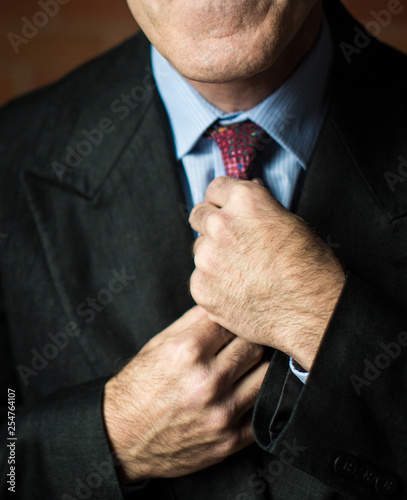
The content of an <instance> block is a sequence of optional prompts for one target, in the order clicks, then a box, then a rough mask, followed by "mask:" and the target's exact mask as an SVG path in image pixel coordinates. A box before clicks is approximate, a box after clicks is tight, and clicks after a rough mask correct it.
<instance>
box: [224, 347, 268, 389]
mask: <svg viewBox="0 0 407 500" xmlns="http://www.w3.org/2000/svg"><path fill="white" fill-rule="evenodd" d="M263 355H264V347H263V346H260V345H258V344H253V343H252V342H248V341H247V340H243V339H241V338H239V337H235V338H234V339H233V340H232V341H231V342H230V343H229V344H228V345H227V346H226V347H224V348H223V349H222V350H220V351H219V352H218V355H217V360H216V362H217V369H218V370H219V371H220V372H221V373H225V374H226V378H227V381H228V386H230V385H232V384H234V383H235V382H236V381H237V380H239V379H240V378H241V377H242V376H243V375H244V374H245V373H247V372H248V371H249V370H251V369H252V368H253V366H255V365H257V364H258V363H259V362H260V361H261V359H262V358H263Z"/></svg>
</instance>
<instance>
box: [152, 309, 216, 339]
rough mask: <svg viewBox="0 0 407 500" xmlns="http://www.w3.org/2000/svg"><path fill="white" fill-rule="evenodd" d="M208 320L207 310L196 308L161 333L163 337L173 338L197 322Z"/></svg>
mask: <svg viewBox="0 0 407 500" xmlns="http://www.w3.org/2000/svg"><path fill="white" fill-rule="evenodd" d="M205 317H206V318H207V313H206V311H205V309H203V308H202V307H201V306H194V307H192V308H191V309H189V310H188V311H186V312H185V313H184V314H183V315H182V316H181V317H179V318H178V319H177V320H176V321H174V323H171V324H170V325H169V326H167V328H165V330H163V331H162V332H161V334H160V335H161V336H172V335H175V334H177V333H179V332H182V331H183V330H185V329H187V328H188V327H190V326H191V325H193V324H194V323H196V322H197V321H199V320H201V319H203V318H205Z"/></svg>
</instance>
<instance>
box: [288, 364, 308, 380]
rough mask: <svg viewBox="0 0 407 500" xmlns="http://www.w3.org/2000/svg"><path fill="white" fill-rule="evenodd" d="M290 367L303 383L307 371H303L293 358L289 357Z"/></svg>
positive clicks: (306, 376)
mask: <svg viewBox="0 0 407 500" xmlns="http://www.w3.org/2000/svg"><path fill="white" fill-rule="evenodd" d="M290 369H291V371H292V372H293V373H294V375H295V376H296V377H297V378H298V379H299V380H301V382H302V383H303V384H305V382H306V381H307V378H308V375H309V372H307V371H305V370H304V368H302V367H301V366H300V365H299V364H298V363H297V362H296V361H295V360H294V359H293V358H290Z"/></svg>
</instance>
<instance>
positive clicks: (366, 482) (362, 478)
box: [355, 464, 378, 488]
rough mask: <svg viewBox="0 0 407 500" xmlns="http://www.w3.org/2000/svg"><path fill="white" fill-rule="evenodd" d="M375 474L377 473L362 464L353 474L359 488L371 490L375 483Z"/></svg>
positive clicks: (370, 467)
mask: <svg viewBox="0 0 407 500" xmlns="http://www.w3.org/2000/svg"><path fill="white" fill-rule="evenodd" d="M377 474H378V472H377V470H376V469H375V468H374V467H372V466H371V465H367V464H362V465H361V466H360V467H359V468H358V471H357V472H356V474H355V480H356V482H357V483H358V484H360V485H361V486H366V487H372V488H373V487H374V485H375V482H376V478H377Z"/></svg>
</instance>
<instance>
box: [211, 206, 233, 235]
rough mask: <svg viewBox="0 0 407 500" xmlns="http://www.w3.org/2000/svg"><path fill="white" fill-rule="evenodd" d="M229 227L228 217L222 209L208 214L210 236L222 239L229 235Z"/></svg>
mask: <svg viewBox="0 0 407 500" xmlns="http://www.w3.org/2000/svg"><path fill="white" fill-rule="evenodd" d="M228 229H229V225H228V223H227V218H226V216H225V214H224V213H222V212H221V211H220V210H218V211H217V212H213V213H211V214H209V215H208V217H207V220H206V234H207V235H208V236H209V237H210V238H213V239H215V240H221V239H223V238H224V237H225V236H226V235H227V233H228Z"/></svg>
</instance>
